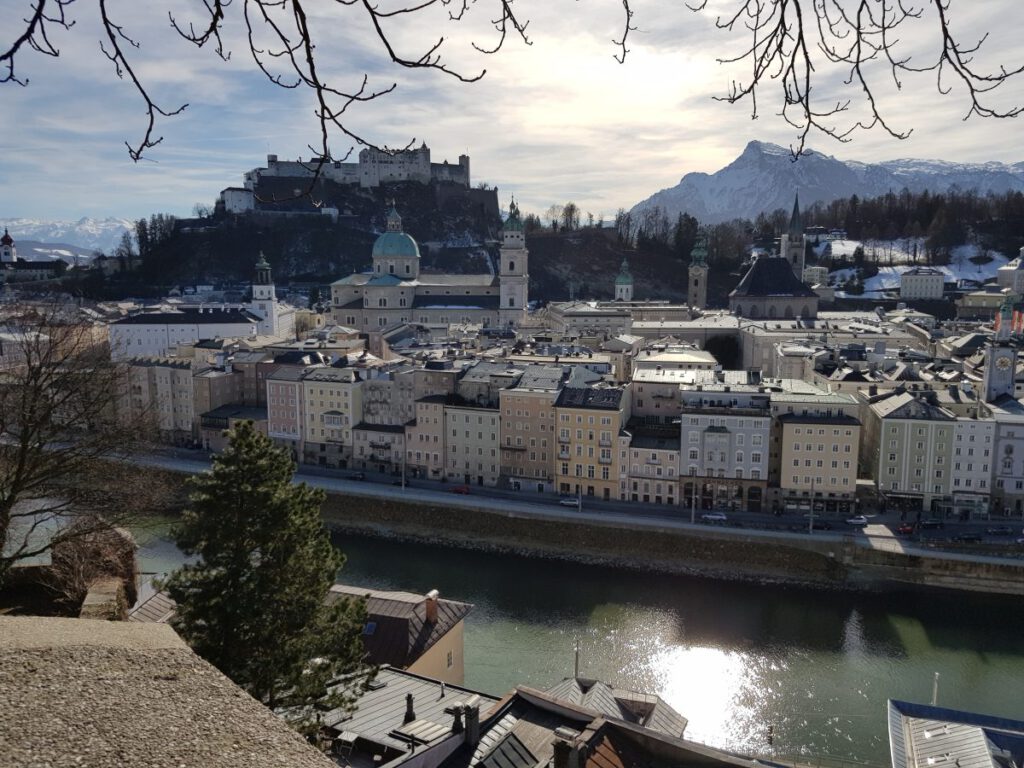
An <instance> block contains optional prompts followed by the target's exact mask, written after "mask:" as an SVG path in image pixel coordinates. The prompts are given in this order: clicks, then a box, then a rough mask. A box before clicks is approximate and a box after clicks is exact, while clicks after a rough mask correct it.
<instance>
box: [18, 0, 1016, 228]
mask: <svg viewBox="0 0 1024 768" xmlns="http://www.w3.org/2000/svg"><path fill="white" fill-rule="evenodd" d="M920 2H922V0H918V3H920ZM1019 2H1020V0H984V2H980V1H979V0H953V2H952V6H953V7H952V9H951V19H952V22H953V24H954V29H955V30H956V31H958V32H960V33H962V34H963V36H964V37H965V39H969V38H973V37H977V36H978V35H979V34H981V33H983V32H986V31H988V32H991V37H990V38H989V40H988V41H986V44H985V48H984V49H983V54H984V55H983V56H982V57H981V59H980V61H981V63H982V66H984V65H985V64H1005V65H1007V66H1019V65H1020V64H1021V63H1022V59H1024V53H1022V52H1021V48H1020V47H1019V45H1018V41H1019V39H1020V37H1021V34H1022V33H1024V14H1021V13H1020V12H1019V8H1018V5H1019ZM716 3H717V6H718V7H719V8H722V9H724V8H728V7H735V6H736V4H737V0H712V2H711V3H710V5H711V6H715V5H716ZM307 5H309V6H310V8H309V9H308V10H309V11H310V25H311V28H312V29H313V30H314V35H315V38H316V41H317V53H318V55H319V57H320V58H319V60H318V63H319V65H320V69H321V71H322V72H323V73H324V74H326V75H327V77H328V79H330V80H331V81H332V82H334V83H336V84H337V85H338V86H339V87H341V88H355V87H357V86H358V84H359V82H360V81H361V79H362V76H363V74H364V73H366V74H368V75H369V82H370V85H371V86H375V87H386V86H389V85H391V84H392V83H396V84H397V89H396V91H395V92H394V93H391V94H389V95H387V96H386V97H384V98H382V99H379V100H376V101H373V102H370V103H367V104H360V105H355V106H353V107H352V108H351V110H350V115H351V117H350V122H349V126H350V127H351V128H352V129H353V130H354V131H356V132H357V133H359V134H361V135H363V136H365V137H366V138H368V139H370V140H373V141H375V142H377V143H379V144H386V145H388V146H392V147H397V146H404V145H405V144H407V143H408V142H410V141H415V142H416V143H417V144H418V143H419V142H421V141H425V142H426V143H427V144H428V145H429V146H430V147H431V151H432V155H433V159H434V160H435V161H440V160H442V159H445V158H447V159H449V160H451V161H452V162H455V161H456V159H457V157H458V155H459V154H462V153H468V154H469V155H470V156H471V161H472V173H473V179H474V183H476V182H479V181H486V182H488V183H490V184H492V185H495V186H497V187H498V188H499V190H500V192H501V196H502V203H503V204H507V198H508V195H509V194H513V193H514V194H515V195H516V197H517V198H518V199H519V200H520V201H521V203H522V205H523V207H524V208H525V209H527V210H532V211H536V212H543V211H544V210H545V209H546V208H547V207H548V206H549V205H551V204H552V203H556V202H557V203H561V202H565V201H567V200H573V201H575V202H576V203H577V204H578V205H579V206H580V207H581V209H582V210H583V211H585V212H586V211H589V212H592V213H593V214H594V215H595V216H599V215H604V216H606V217H609V216H611V215H613V214H614V212H615V210H616V209H617V208H619V207H620V206H621V207H629V206H631V205H632V204H634V203H636V202H638V201H639V200H641V199H643V198H645V197H647V196H648V195H650V194H652V193H653V192H656V191H657V190H659V189H662V188H664V187H668V186H672V185H674V184H675V183H677V182H678V180H679V178H680V177H681V176H682V175H683V174H685V173H688V172H690V171H706V172H713V171H715V170H717V169H718V168H720V167H722V166H723V165H726V164H727V163H729V162H730V161H731V160H732V159H734V158H735V157H736V156H737V155H738V154H739V153H740V152H741V151H742V149H743V147H744V146H745V145H746V143H747V142H748V141H750V140H751V139H758V140H762V141H771V142H775V143H778V144H782V145H784V146H788V145H790V144H791V143H792V142H793V141H794V139H795V133H794V131H793V130H792V129H791V128H789V127H788V126H787V125H786V124H785V123H784V122H783V121H782V120H781V119H780V118H779V117H778V116H777V115H776V113H777V111H778V107H779V96H778V93H777V92H776V86H774V85H768V86H767V87H766V88H765V90H764V91H763V93H762V94H761V96H760V100H759V101H760V105H761V110H762V113H761V116H760V117H759V118H758V119H757V120H756V121H752V120H751V119H750V105H749V103H744V104H739V105H728V104H724V103H720V102H716V101H714V100H713V97H714V96H721V95H722V94H724V93H725V91H726V89H727V87H728V85H729V81H730V74H731V73H735V70H734V69H733V70H731V69H730V68H729V67H728V66H723V65H720V64H718V63H716V58H718V57H725V56H729V55H731V54H735V53H736V52H737V51H738V50H739V49H740V48H741V47H742V46H743V45H744V44H745V43H749V41H748V40H747V39H746V38H745V37H744V36H743V35H742V34H736V35H730V34H729V33H726V32H721V31H718V30H716V29H715V27H714V24H713V21H714V15H713V14H712V13H709V12H705V13H703V14H696V13H693V12H691V11H690V10H688V9H687V7H686V5H685V4H684V3H683V2H681V1H679V0H633V8H634V11H635V17H634V23H635V25H636V26H637V30H636V31H634V32H632V33H631V34H630V38H629V42H628V45H629V48H630V53H629V56H628V57H627V60H626V63H625V64H618V63H616V61H615V60H614V59H613V54H615V53H616V51H617V49H616V47H615V45H614V44H613V43H612V38H614V37H616V36H618V35H619V34H620V33H621V25H622V22H623V12H622V5H621V2H620V0H557V2H556V1H555V0H517V2H515V4H514V8H515V9H516V11H517V13H518V14H519V15H520V16H521V17H522V18H524V19H529V20H530V25H529V28H528V31H529V33H530V38H531V40H532V43H533V44H532V45H531V46H525V45H523V44H522V42H521V41H519V40H518V39H511V38H510V39H509V40H508V42H507V43H506V47H505V48H504V49H503V50H502V51H501V52H500V53H499V54H498V55H495V56H483V55H480V54H479V53H477V52H475V51H474V50H473V48H472V47H471V45H470V42H477V43H478V44H480V45H482V46H486V45H489V44H493V41H494V39H495V35H494V31H493V28H492V27H489V26H488V24H487V22H488V20H489V19H491V18H494V17H496V15H497V11H496V10H495V8H496V3H495V2H494V1H493V0H477V2H476V4H475V5H472V6H470V8H469V12H468V13H467V14H466V16H465V18H464V19H463V21H462V22H461V23H459V24H451V23H448V22H447V21H446V19H447V14H448V9H446V8H438V9H437V12H436V13H435V12H432V11H426V12H422V13H420V14H418V15H416V16H404V17H403V16H400V17H395V18H393V19H390V20H388V21H387V24H388V30H389V32H390V34H391V38H392V41H393V43H394V44H395V46H396V49H397V50H398V51H399V52H400V53H401V54H402V55H405V56H406V57H408V58H416V57H417V56H418V55H420V53H422V52H423V51H424V50H425V49H426V48H428V47H429V46H430V45H432V44H433V43H434V42H436V40H437V38H438V37H440V36H441V35H445V36H446V38H447V39H446V42H445V43H444V47H443V51H444V58H445V61H446V62H447V63H448V64H449V65H450V66H451V67H452V68H454V69H457V70H459V71H460V72H462V73H464V74H475V73H476V72H478V71H480V70H481V69H484V68H486V70H487V73H486V75H485V77H483V79H482V80H480V81H479V82H476V83H472V84H465V83H460V82H458V81H456V80H455V79H454V78H451V77H449V76H447V75H445V74H443V73H440V72H436V71H425V70H408V69H403V68H400V67H397V66H395V65H393V64H392V63H390V62H389V61H388V60H387V59H386V56H385V55H384V53H383V49H382V46H381V44H380V43H379V41H377V40H376V38H375V37H374V36H373V34H372V30H371V29H370V27H369V26H368V23H367V19H366V12H365V10H363V9H362V7H361V6H360V5H358V4H357V5H355V6H352V7H343V6H340V5H338V4H335V3H327V2H325V1H324V0H307ZM314 6H315V7H314ZM28 7H29V0H5V2H3V3H2V8H0V46H2V47H3V48H6V47H7V45H8V44H9V39H10V38H11V36H12V35H13V34H14V33H15V32H16V31H17V30H18V24H17V20H18V19H19V18H21V17H24V16H25V15H26V14H27V11H28ZM109 7H110V9H111V14H112V15H113V16H114V17H115V19H117V20H118V21H119V22H120V23H122V24H123V25H124V27H125V31H126V32H127V33H128V34H130V35H132V36H134V37H135V38H136V39H137V40H138V41H139V43H140V48H139V49H138V50H134V49H133V50H131V51H130V52H129V55H130V56H131V57H132V58H131V61H132V62H133V64H134V65H135V66H136V69H137V71H138V74H139V75H140V77H141V78H142V79H143V80H144V82H145V84H146V86H147V87H148V88H149V90H150V91H151V94H152V95H153V97H154V99H155V100H157V101H158V102H159V103H160V104H161V105H162V106H164V107H166V108H175V107H177V106H180V105H181V104H182V103H185V102H188V104H189V106H188V108H187V109H186V110H185V111H184V112H183V113H182V114H181V115H179V116H177V117H173V118H166V119H161V120H160V121H159V122H158V125H157V128H156V135H159V136H163V137H164V140H163V142H162V143H161V144H160V145H159V146H157V147H156V148H154V149H151V150H149V151H148V152H147V153H146V158H145V159H144V160H142V161H140V162H138V163H133V162H132V161H131V159H130V158H129V156H128V152H127V149H126V147H125V142H126V141H128V142H138V140H139V138H140V137H141V135H142V133H143V131H144V128H145V112H144V109H143V107H142V102H141V100H140V98H139V97H138V94H136V93H135V92H134V91H133V90H132V87H131V86H130V84H128V83H127V82H124V81H120V80H118V79H117V77H116V75H115V74H114V72H113V66H112V64H111V63H110V62H109V61H108V60H106V58H104V56H103V54H102V52H101V51H100V49H99V43H98V41H99V39H100V37H101V34H102V30H101V28H100V26H99V24H98V20H97V3H96V2H94V0H77V2H75V3H74V4H73V6H72V7H71V9H70V15H71V17H72V18H73V19H74V20H75V26H74V28H73V29H72V30H70V31H65V30H56V29H54V30H52V31H51V39H52V41H53V43H54V44H55V45H56V46H57V47H58V48H59V49H60V57H59V58H56V59H54V58H49V57H45V56H42V55H40V54H38V53H35V52H33V51H30V50H27V49H25V50H23V51H22V52H21V53H20V54H19V57H18V59H17V61H16V64H17V73H18V74H19V75H20V76H21V77H23V78H28V80H29V84H28V86H27V87H24V88H22V87H20V86H17V85H14V84H10V83H7V84H3V85H0V181H2V183H0V218H6V217H18V216H24V217H33V218H49V219H76V218H78V217H81V216H94V217H103V216H119V217H126V218H130V217H137V216H144V215H147V214H150V213H154V212H168V213H173V214H177V215H187V214H189V213H190V212H191V210H192V207H193V205H194V204H195V203H207V204H209V203H212V202H213V200H214V199H215V198H216V196H217V193H218V192H219V190H221V189H222V188H223V187H225V186H229V185H237V184H239V183H240V181H241V176H242V174H243V172H244V171H246V170H247V169H250V168H253V167H256V166H259V165H263V164H264V162H265V159H266V155H267V154H268V153H274V154H277V155H279V156H280V157H281V158H295V157H303V158H308V157H309V156H310V151H309V149H308V145H309V144H310V143H314V144H315V142H316V141H317V125H316V121H315V119H314V117H313V103H312V99H311V93H310V92H309V91H304V90H303V89H296V90H284V89H281V88H278V87H275V86H273V85H271V84H269V83H268V82H267V80H266V78H265V77H264V76H263V75H262V74H261V73H260V72H259V71H258V70H256V68H255V67H254V65H253V63H252V59H251V57H250V55H249V54H248V49H247V44H246V40H245V29H244V24H243V22H242V17H241V11H242V0H235V2H234V3H233V4H232V5H231V6H230V7H229V9H228V18H227V21H226V24H225V42H226V47H227V48H228V49H230V51H231V54H232V55H231V58H230V61H228V62H226V63H225V62H223V61H221V60H220V59H218V58H217V57H216V56H215V54H214V52H213V51H212V50H211V49H210V48H209V47H207V48H205V49H202V50H197V49H195V48H194V47H193V46H190V45H189V44H188V43H187V42H185V41H184V40H181V39H179V38H177V37H176V36H175V34H174V33H173V32H172V31H171V30H170V28H169V23H168V15H167V14H168V11H170V12H172V13H174V14H175V15H176V16H177V17H178V18H179V19H181V20H183V21H184V20H187V19H189V18H193V19H197V20H198V19H199V16H198V15H196V14H197V9H200V8H201V7H202V3H200V2H198V1H197V0H145V2H139V0H109ZM934 32H935V25H934V21H933V19H929V18H927V17H926V18H924V19H922V20H921V21H920V22H917V23H916V25H914V26H909V25H908V26H907V27H906V28H905V29H904V30H903V32H902V35H901V45H902V46H904V48H903V49H902V50H903V51H905V52H907V53H914V54H917V55H921V56H922V57H925V56H928V55H930V54H929V52H931V51H934V46H935V44H936V42H937V40H936V38H935V35H934ZM924 60H925V59H924V58H921V59H920V61H922V62H923V61H924ZM740 74H742V71H741V72H740ZM873 74H876V75H878V76H879V82H885V80H884V78H883V77H882V75H883V73H881V72H879V71H875V72H874V73H873ZM841 79H842V73H840V72H837V71H835V70H829V69H828V68H827V67H825V66H822V67H821V68H820V69H819V80H818V81H816V85H817V88H818V92H819V93H821V94H822V98H823V100H826V99H827V98H847V97H854V98H856V97H857V94H856V93H855V92H854V91H850V90H849V89H847V91H846V96H843V93H844V91H843V89H842V87H841ZM879 95H880V99H881V105H882V109H883V110H884V113H885V115H886V117H887V118H888V119H889V121H890V122H891V123H892V124H893V125H894V126H895V127H896V128H898V129H900V130H907V129H910V128H913V130H914V132H913V135H912V137H911V138H910V139H908V140H906V141H902V142H900V141H896V140H894V139H891V138H889V137H887V136H886V135H884V134H883V133H881V132H878V131H873V132H870V133H858V134H857V135H856V138H855V140H854V142H853V143H851V144H842V145H841V144H838V143H836V142H835V141H834V140H831V139H828V138H826V137H824V136H812V137H811V139H810V141H809V143H810V146H812V147H815V148H817V149H819V150H821V151H824V152H826V153H827V154H833V155H835V156H837V157H840V158H843V159H858V160H867V161H870V160H885V159H894V158H900V157H918V158H941V159H944V160H950V161H957V162H977V161H988V160H998V161H1004V162H1020V161H1022V160H1024V151H1022V149H1021V147H1022V145H1024V142H1022V139H1024V118H1019V119H1017V120H1014V121H984V120H980V119H977V118H972V119H971V120H970V121H967V122H963V121H962V120H961V118H962V117H963V114H964V113H965V112H966V109H967V102H966V101H965V100H964V93H963V92H962V90H961V89H960V88H958V87H957V86H956V85H954V86H953V90H952V93H951V94H950V95H948V96H946V97H939V96H938V95H937V94H936V93H935V87H934V76H930V75H929V76H919V77H911V78H908V79H907V80H906V81H905V83H904V88H903V90H902V91H900V92H895V91H894V90H893V89H892V88H891V87H889V86H887V87H886V88H885V89H883V90H882V91H880V94H879ZM996 103H997V104H1002V105H1006V104H1010V103H1024V78H1022V79H1021V82H1017V83H1014V84H1012V85H1011V87H1009V88H1005V89H1004V92H1003V93H1002V94H1001V95H1000V96H999V97H998V98H997V99H996ZM852 108H857V107H856V104H855V105H854V107H852ZM350 144H351V142H349V141H346V140H345V139H344V138H343V137H340V136H338V137H333V138H332V141H331V149H332V152H333V154H334V155H335V156H339V155H341V154H343V153H344V152H345V151H346V150H347V149H348V148H349V146H350Z"/></svg>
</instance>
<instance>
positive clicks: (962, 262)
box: [829, 240, 1009, 298]
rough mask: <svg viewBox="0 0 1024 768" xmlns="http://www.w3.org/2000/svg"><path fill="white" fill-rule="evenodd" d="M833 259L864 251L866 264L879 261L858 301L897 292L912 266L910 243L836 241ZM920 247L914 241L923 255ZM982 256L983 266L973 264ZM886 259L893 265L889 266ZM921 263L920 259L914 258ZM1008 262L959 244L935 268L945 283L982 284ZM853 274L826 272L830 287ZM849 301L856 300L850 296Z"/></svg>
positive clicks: (839, 293)
mask: <svg viewBox="0 0 1024 768" xmlns="http://www.w3.org/2000/svg"><path fill="white" fill-rule="evenodd" d="M831 245H832V255H833V257H842V256H846V257H852V256H853V253H854V251H855V250H856V249H857V248H859V247H863V248H864V255H865V259H866V260H867V261H876V262H881V263H879V265H878V274H877V275H874V276H872V277H869V278H868V279H866V280H865V281H864V293H863V294H862V295H861V298H865V297H866V298H873V297H876V298H880V297H882V296H884V294H885V292H887V291H898V290H899V287H900V275H902V274H903V273H904V272H906V271H907V270H908V269H911V268H912V267H914V266H915V264H914V263H913V241H912V240H896V241H870V242H866V243H861V242H858V241H856V240H836V241H834V242H832V244H831ZM923 252H924V250H923V244H922V243H921V242H920V241H919V242H918V253H919V254H921V253H923ZM980 255H985V256H988V257H990V258H991V261H988V262H986V263H984V264H975V263H974V262H972V261H971V259H972V258H974V257H977V256H980ZM890 260H891V261H892V262H893V263H892V264H891V265H890V264H889V262H890ZM918 261H919V262H923V259H922V258H920V257H919V258H918ZM1008 261H1009V259H1008V258H1007V257H1006V256H1004V255H1003V254H1001V253H997V252H996V251H985V252H984V254H982V253H981V250H980V249H979V248H978V246H977V245H973V244H970V245H961V246H957V247H956V248H954V249H953V252H952V254H951V256H950V263H949V264H948V265H945V266H940V267H935V269H938V270H939V271H940V272H944V273H945V274H946V282H957V283H958V282H960V281H961V280H973V281H976V282H979V283H983V282H985V281H986V280H993V279H995V277H996V274H997V270H998V269H999V268H1000V267H1001V266H1003V265H1004V264H1006V263H1007V262H1008ZM855 273H856V270H854V269H839V270H836V271H835V272H830V273H829V282H830V283H831V284H832V285H837V286H838V285H842V283H844V282H846V281H847V280H849V279H850V278H851V277H853V276H854V275H855ZM836 296H838V297H845V296H846V293H845V292H844V291H836ZM852 298H857V297H856V296H853V297H852Z"/></svg>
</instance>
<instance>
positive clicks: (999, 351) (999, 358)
mask: <svg viewBox="0 0 1024 768" xmlns="http://www.w3.org/2000/svg"><path fill="white" fill-rule="evenodd" d="M998 320H999V322H998V326H997V328H996V332H995V334H994V335H993V337H992V341H990V342H989V343H988V344H986V345H985V371H984V375H983V378H982V387H983V388H984V390H985V402H986V403H991V402H994V401H995V400H998V399H999V398H1000V397H1003V396H1009V397H1013V394H1014V389H1015V386H1016V379H1017V347H1016V346H1014V344H1013V343H1012V342H1011V341H1010V326H1011V324H1012V322H1013V296H1012V295H1011V293H1010V292H1009V290H1006V291H1004V298H1003V303H1002V304H1001V305H1000V306H999V318H998Z"/></svg>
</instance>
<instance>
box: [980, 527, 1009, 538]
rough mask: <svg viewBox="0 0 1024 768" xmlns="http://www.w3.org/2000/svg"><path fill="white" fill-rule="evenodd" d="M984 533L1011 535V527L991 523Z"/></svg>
mask: <svg viewBox="0 0 1024 768" xmlns="http://www.w3.org/2000/svg"><path fill="white" fill-rule="evenodd" d="M985 533H987V534H988V535H989V536H1013V528H1011V527H1010V526H1008V525H993V526H992V527H991V528H986V529H985Z"/></svg>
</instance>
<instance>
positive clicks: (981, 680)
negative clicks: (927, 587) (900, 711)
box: [140, 529, 1024, 765]
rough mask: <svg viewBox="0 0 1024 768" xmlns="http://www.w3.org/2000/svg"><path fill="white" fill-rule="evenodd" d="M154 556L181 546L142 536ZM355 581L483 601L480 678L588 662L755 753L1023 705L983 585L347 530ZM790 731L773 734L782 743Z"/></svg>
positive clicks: (833, 742) (472, 639)
mask: <svg viewBox="0 0 1024 768" xmlns="http://www.w3.org/2000/svg"><path fill="white" fill-rule="evenodd" d="M140 542H141V543H142V544H143V546H142V547H141V550H140V565H141V567H142V570H144V571H148V572H157V573H161V572H165V571H167V570H169V569H171V568H173V567H174V566H175V565H177V564H178V563H179V562H180V561H181V554H180V553H179V552H178V551H177V550H176V548H175V547H174V545H173V544H172V543H171V542H169V541H168V540H167V538H166V534H165V531H164V530H160V529H158V530H156V532H155V533H154V534H152V535H151V536H149V537H147V536H146V535H145V534H143V535H141V536H140ZM335 542H336V544H337V545H338V546H339V547H340V548H341V549H342V550H343V551H344V552H345V553H346V554H347V555H348V562H347V563H346V566H345V568H344V570H343V572H342V574H341V579H340V580H341V581H344V582H346V583H350V584H356V585H360V586H366V587H374V588H383V589H402V590H407V591H412V592H424V593H425V592H427V591H428V590H430V589H435V588H436V589H438V590H440V592H441V595H442V596H444V597H449V598H451V599H454V600H464V601H467V602H470V603H473V604H474V606H475V607H474V609H473V611H472V613H471V614H470V615H469V617H468V618H467V620H466V634H465V644H466V650H465V654H466V685H467V686H469V687H471V688H476V689H479V690H483V691H486V692H488V693H494V694H501V693H503V692H506V691H508V690H509V689H511V688H512V687H513V686H514V685H516V684H527V685H532V686H536V687H547V686H550V685H552V684H554V683H555V682H557V681H558V680H560V679H562V678H563V677H567V676H571V675H572V671H573V657H574V648H575V646H576V644H577V643H578V644H579V649H580V675H581V676H583V677H591V678H598V679H601V680H605V681H607V682H609V683H614V684H615V685H617V686H620V687H624V688H631V689H634V690H641V691H650V692H657V693H659V694H660V695H661V696H662V697H664V698H665V699H666V700H667V701H668V702H669V703H670V704H671V705H672V706H673V707H675V708H676V709H677V710H678V711H679V712H680V713H681V714H683V715H684V716H685V717H687V718H689V721H690V725H689V727H688V729H687V736H688V737H690V738H693V739H696V740H699V741H704V742H706V743H708V744H712V745H714V746H718V747H723V748H726V749H732V750H736V751H740V752H746V753H756V754H762V755H774V756H776V757H779V758H781V757H783V756H795V755H804V756H817V757H822V756H824V757H828V758H833V759H836V760H840V759H841V760H853V761H859V762H864V763H868V764H871V765H887V764H888V762H889V760H888V736H887V733H886V713H885V702H886V699H888V698H900V699H908V700H912V701H918V702H924V703H927V702H928V701H929V700H930V699H931V695H932V682H933V675H934V673H935V672H939V673H940V681H939V703H940V704H941V705H943V706H949V707H955V708H963V709H968V710H973V711H978V712H984V713H987V714H993V715H1002V716H1006V717H1015V718H1020V719H1024V694H1022V693H1021V692H1022V691H1024V610H1022V608H1021V606H1020V603H1019V601H1018V600H1016V599H1013V598H1001V597H988V596H981V595H969V594H946V593H938V592H934V593H900V594H892V595H880V594H861V593H837V592H825V591H816V590H810V589H801V588H795V587H790V586H782V585H777V584H766V585H756V584H750V583H742V582H722V581H712V580H706V579H701V578H695V577H686V576H669V575H663V574H646V573H639V572H635V571H628V570H622V569H616V568H610V567H600V566H594V565H583V564H576V563H567V562H559V561H547V560H536V559H529V558H525V557H520V556H516V555H511V554H494V553H485V552H477V551H467V550H460V549H452V548H447V547H441V546H432V545H427V544H418V543H407V542H399V541H395V540H391V539H380V538H371V537H363V536H352V535H345V536H336V538H335ZM769 726H772V727H773V729H774V744H773V745H772V746H771V747H769V745H768V742H767V734H768V728H769Z"/></svg>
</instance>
